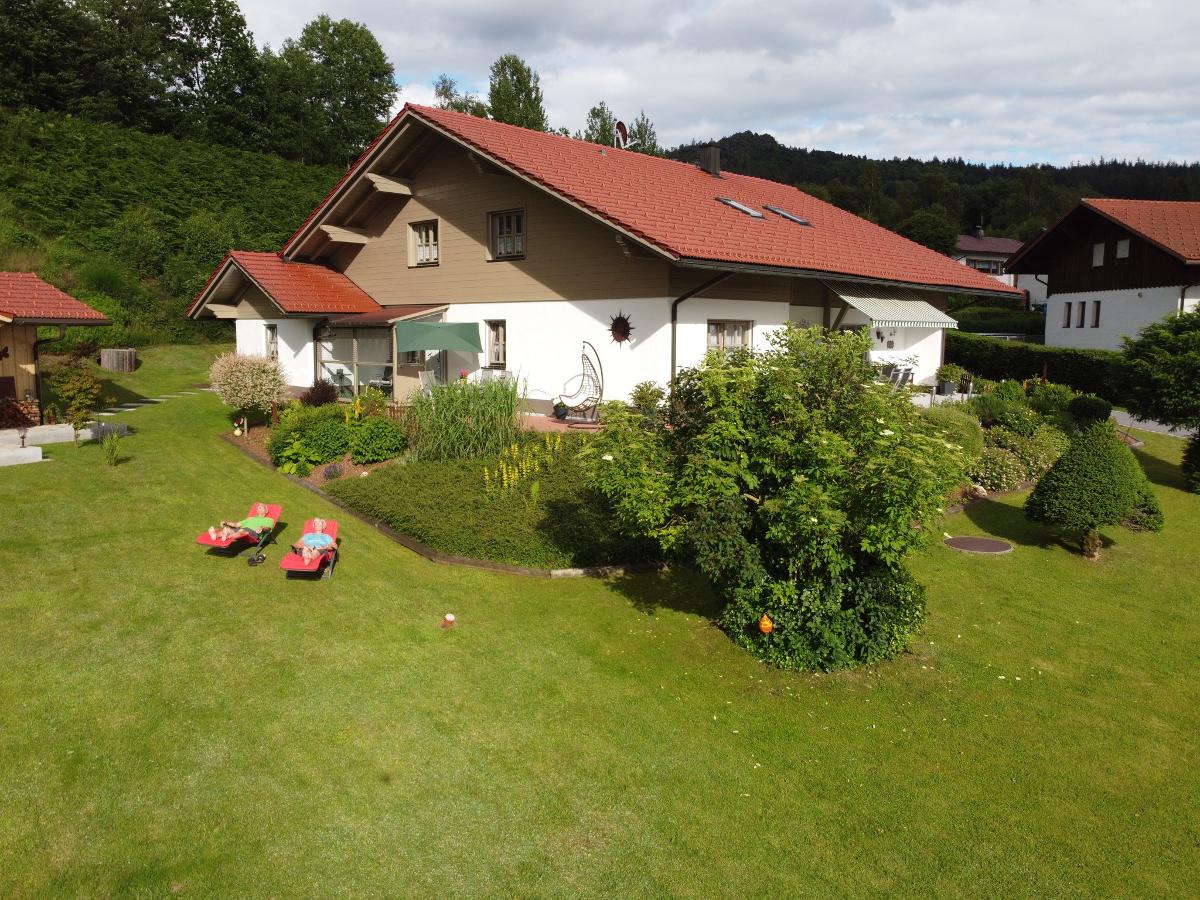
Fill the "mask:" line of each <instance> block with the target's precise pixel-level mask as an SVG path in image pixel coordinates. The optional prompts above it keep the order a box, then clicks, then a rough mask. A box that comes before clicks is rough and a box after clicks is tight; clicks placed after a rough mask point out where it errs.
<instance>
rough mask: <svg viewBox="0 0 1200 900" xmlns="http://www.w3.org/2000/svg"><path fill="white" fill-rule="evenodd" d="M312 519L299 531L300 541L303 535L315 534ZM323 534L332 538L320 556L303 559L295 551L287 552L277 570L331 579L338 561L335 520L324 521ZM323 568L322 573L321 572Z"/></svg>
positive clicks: (290, 573) (336, 524)
mask: <svg viewBox="0 0 1200 900" xmlns="http://www.w3.org/2000/svg"><path fill="white" fill-rule="evenodd" d="M313 521H314V520H313V519H309V520H308V521H307V522H305V523H304V528H303V529H302V530H301V532H300V534H301V538H300V539H301V540H304V537H303V536H304V535H306V534H315V533H317V531H316V528H314V527H313ZM323 533H324V534H327V535H329V537H330V538H332V541H331V542H330V544H329V546H328V547H326V548H325V549H324V550H323V551H322V552H321V555H320V556H314V557H313V558H312V559H305V558H304V557H303V556H301V555H300V554H299V553H297V552H296V551H295V550H289V551H288V552H287V553H285V554H283V558H282V559H281V560H279V568H281V569H283V571H285V572H286V573H287V574H288V575H289V576H290V575H317V574H318V573H320V574H322V575H323V576H324V577H325V578H332V577H333V567H334V566H335V565H336V564H337V561H338V523H337V519H326V520H325V531H324V532H323ZM322 567H324V570H325V571H324V572H323V573H322V572H321V569H322Z"/></svg>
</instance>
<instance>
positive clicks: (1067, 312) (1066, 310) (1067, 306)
mask: <svg viewBox="0 0 1200 900" xmlns="http://www.w3.org/2000/svg"><path fill="white" fill-rule="evenodd" d="M1062 327H1063V328H1070V327H1071V301H1070V300H1068V301H1067V302H1066V303H1064V304H1063V326H1062Z"/></svg>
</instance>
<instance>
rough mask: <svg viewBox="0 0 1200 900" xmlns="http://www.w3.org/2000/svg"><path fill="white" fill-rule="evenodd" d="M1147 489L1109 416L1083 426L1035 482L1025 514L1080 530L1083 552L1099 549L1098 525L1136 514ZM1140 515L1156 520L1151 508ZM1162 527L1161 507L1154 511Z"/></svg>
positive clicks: (1092, 554)
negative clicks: (1148, 512) (1157, 514)
mask: <svg viewBox="0 0 1200 900" xmlns="http://www.w3.org/2000/svg"><path fill="white" fill-rule="evenodd" d="M1149 490H1150V488H1149V484H1148V482H1147V479H1146V473H1145V472H1143V471H1142V467H1141V466H1139V465H1138V462H1137V460H1136V459H1135V458H1134V456H1133V453H1132V451H1130V449H1129V447H1127V446H1126V445H1125V443H1124V442H1123V441H1122V440H1121V439H1120V438H1119V437H1118V436H1117V433H1116V430H1115V429H1114V428H1113V426H1112V423H1111V422H1096V423H1094V424H1092V425H1090V426H1088V427H1087V428H1086V429H1084V431H1082V432H1081V433H1080V434H1079V435H1078V436H1077V437H1076V438H1075V439H1074V440H1072V441H1071V445H1070V446H1069V447H1068V448H1067V450H1066V452H1065V453H1063V455H1062V456H1061V457H1059V460H1058V462H1056V463H1055V464H1054V465H1053V466H1052V467H1051V468H1050V471H1048V472H1047V473H1046V474H1045V475H1044V476H1043V477H1042V479H1041V480H1040V481H1039V482H1038V483H1037V486H1036V487H1034V489H1033V492H1032V493H1031V494H1030V495H1029V499H1028V500H1026V502H1025V514H1026V515H1027V516H1028V517H1029V518H1030V519H1033V520H1035V521H1038V522H1046V523H1049V524H1052V525H1058V526H1061V527H1063V528H1066V529H1067V530H1069V531H1072V532H1075V533H1077V534H1080V535H1081V536H1082V539H1081V546H1082V549H1083V552H1084V554H1085V555H1086V556H1088V557H1091V558H1095V557H1096V556H1098V555H1099V553H1100V546H1101V543H1100V536H1099V531H1098V529H1100V528H1102V527H1103V526H1105V525H1117V524H1120V523H1123V522H1125V521H1127V520H1130V519H1131V518H1136V517H1137V514H1138V511H1139V509H1140V508H1142V507H1143V506H1144V505H1145V502H1146V501H1145V497H1146V495H1147V492H1148V491H1149ZM1142 518H1143V519H1146V518H1148V519H1149V521H1151V522H1153V521H1155V516H1154V515H1153V513H1151V514H1150V515H1149V516H1148V517H1147V516H1145V515H1143V517H1142ZM1157 520H1158V525H1159V527H1161V512H1160V513H1159V516H1158V517H1157Z"/></svg>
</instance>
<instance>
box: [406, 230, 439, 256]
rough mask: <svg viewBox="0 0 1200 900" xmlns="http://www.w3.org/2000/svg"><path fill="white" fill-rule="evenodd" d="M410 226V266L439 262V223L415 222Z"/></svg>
mask: <svg viewBox="0 0 1200 900" xmlns="http://www.w3.org/2000/svg"><path fill="white" fill-rule="evenodd" d="M409 228H410V234H411V240H410V242H409V253H408V260H409V261H408V264H409V265H410V266H436V265H437V264H438V223H437V220H436V219H435V220H433V221H430V222H413V223H412V225H411V226H409Z"/></svg>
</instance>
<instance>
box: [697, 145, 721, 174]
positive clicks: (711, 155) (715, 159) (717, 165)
mask: <svg viewBox="0 0 1200 900" xmlns="http://www.w3.org/2000/svg"><path fill="white" fill-rule="evenodd" d="M699 165H700V168H701V169H703V170H704V171H705V172H707V173H708V174H709V175H715V176H716V177H717V178H720V177H721V148H720V147H718V146H716V145H713V146H712V147H702V148H701V149H700V163H699Z"/></svg>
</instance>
